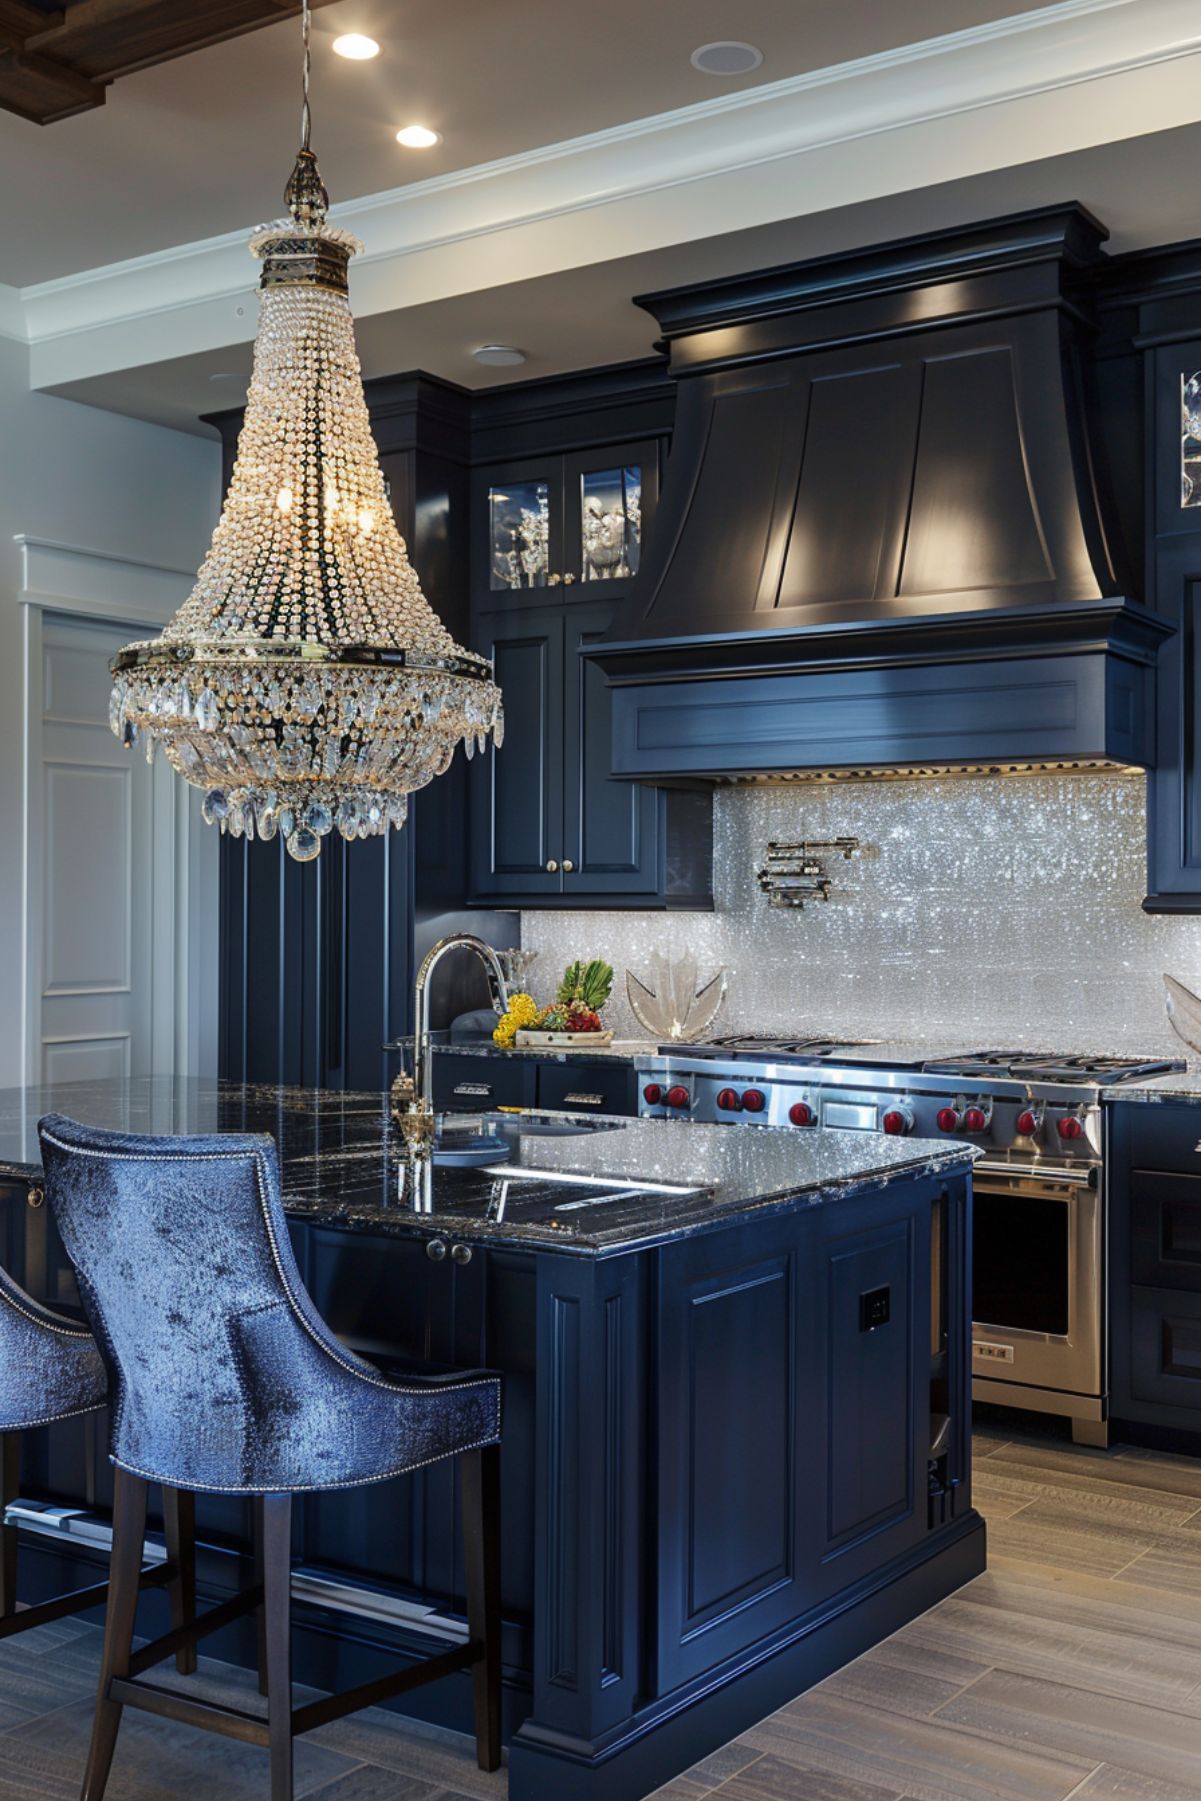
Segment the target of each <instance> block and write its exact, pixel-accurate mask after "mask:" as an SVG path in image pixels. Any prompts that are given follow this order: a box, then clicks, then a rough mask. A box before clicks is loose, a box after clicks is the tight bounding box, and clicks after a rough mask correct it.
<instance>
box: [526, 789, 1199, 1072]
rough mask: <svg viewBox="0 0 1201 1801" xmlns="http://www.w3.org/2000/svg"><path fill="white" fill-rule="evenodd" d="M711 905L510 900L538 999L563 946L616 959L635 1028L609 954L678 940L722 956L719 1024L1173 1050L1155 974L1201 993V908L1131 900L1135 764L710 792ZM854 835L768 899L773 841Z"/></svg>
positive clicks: (621, 1017) (1138, 849) (623, 1014)
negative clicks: (676, 907) (762, 872)
mask: <svg viewBox="0 0 1201 1801" xmlns="http://www.w3.org/2000/svg"><path fill="white" fill-rule="evenodd" d="M715 809H716V811H715V821H714V823H715V837H716V858H715V862H716V869H715V875H716V893H715V898H716V902H717V911H716V912H714V913H711V914H697V913H675V914H661V913H659V914H655V913H526V914H524V915H523V917H522V943H523V944H524V945H526V946H528V947H530V948H532V949H536V950H538V951H539V952H540V953H541V954H540V956H539V960H538V962H537V964H536V965H535V966H534V972H533V977H532V985H533V987H534V989H535V992H536V993H537V994H538V996H539V997H540V998H541V997H543V996H544V995H549V994H550V993H551V992H553V986H554V983H555V982H556V981H557V980H558V977H559V974H560V973H561V970H562V968H563V965H564V964H566V963H567V962H568V961H569V960H570V959H571V958H573V957H579V956H602V957H605V958H607V959H608V961H609V962H611V963H613V964H614V965H615V966H616V968H617V971H618V980H617V984H616V989H615V1001H614V1004H613V1006H612V1008H611V1012H612V1022H611V1023H612V1024H613V1025H614V1026H615V1027H616V1028H617V1029H618V1030H619V1031H621V1032H623V1033H626V1032H629V1031H634V1032H637V1031H638V1028H637V1026H636V1024H635V1022H634V1021H633V1018H632V1015H631V1014H630V1012H629V1009H628V1007H627V1006H626V1003H625V981H624V971H625V970H626V969H627V968H630V967H632V968H634V969H635V970H636V971H637V970H640V969H642V968H644V967H645V965H646V962H647V959H648V955H649V954H650V953H651V952H653V951H655V950H663V951H665V952H666V953H667V954H669V955H671V956H679V955H680V954H681V952H682V951H684V950H685V949H688V950H691V951H693V952H694V953H695V954H696V955H697V957H698V958H699V961H700V973H701V977H702V979H705V978H707V976H708V975H710V974H712V972H713V971H714V970H715V969H716V968H717V966H718V965H719V964H723V963H724V964H725V965H727V967H728V968H729V970H730V994H729V999H728V1001H727V1005H726V1010H725V1012H724V1014H723V1015H722V1018H721V1021H720V1023H719V1024H718V1025H717V1026H716V1027H715V1030H716V1031H727V1032H729V1031H770V1030H781V1031H793V1032H801V1031H806V1030H815V1031H834V1032H839V1033H846V1034H852V1035H857V1036H862V1037H885V1038H890V1037H904V1038H913V1037H918V1038H922V1039H927V1040H929V1039H933V1040H941V1039H952V1040H956V1041H958V1042H959V1043H960V1045H961V1047H962V1046H963V1045H965V1044H966V1041H967V1040H969V1039H971V1040H978V1044H977V1045H976V1048H977V1049H979V1048H984V1047H986V1046H995V1047H998V1048H1001V1047H1003V1046H1004V1045H1005V1044H1006V1043H1008V1044H1012V1045H1014V1046H1015V1047H1020V1046H1024V1045H1029V1046H1034V1047H1037V1048H1039V1049H1050V1050H1070V1049H1079V1050H1092V1051H1109V1050H1116V1051H1130V1050H1134V1051H1156V1052H1171V1053H1173V1054H1175V1055H1181V1054H1183V1052H1182V1047H1181V1045H1180V1043H1179V1041H1178V1040H1177V1039H1176V1038H1175V1036H1174V1035H1173V1033H1172V1031H1171V1028H1170V1026H1169V1025H1168V1021H1167V1018H1166V1015H1165V1012H1164V1005H1163V983H1162V975H1163V972H1164V971H1167V972H1168V973H1169V974H1171V975H1174V976H1176V977H1177V979H1178V980H1180V981H1182V982H1184V983H1186V984H1187V986H1188V987H1190V988H1192V989H1194V990H1195V991H1197V992H1201V918H1182V917H1177V916H1172V915H1165V914H1160V915H1150V914H1147V913H1144V912H1143V911H1142V907H1141V902H1142V898H1143V895H1144V893H1145V892H1146V889H1145V880H1146V863H1145V848H1144V847H1145V832H1146V783H1145V779H1144V778H1143V777H1142V776H1141V775H1122V776H1118V775H1085V776H1071V775H1059V776H1050V775H1047V776H1018V777H981V778H969V777H960V778H958V779H945V780H944V779H930V780H922V781H891V782H855V783H846V784H841V783H839V784H828V785H799V786H793V787H778V786H777V787H764V788H738V789H724V790H719V791H718V793H717V795H716V797H715ZM842 836H852V837H858V838H859V839H860V840H861V841H862V843H863V845H864V848H865V851H866V855H865V857H864V858H863V859H859V858H856V859H855V860H854V861H852V862H850V863H839V864H838V865H837V866H836V869H835V882H836V884H837V889H838V890H839V892H838V893H837V895H836V896H835V897H834V898H832V899H831V900H830V901H829V902H828V903H826V904H825V905H824V906H823V905H814V906H808V907H806V908H805V910H804V911H803V912H792V911H780V910H775V909H772V908H770V907H769V906H768V904H767V899H766V897H765V896H764V895H763V894H762V893H761V892H760V891H759V887H758V884H757V882H756V879H755V872H756V870H757V869H758V868H759V867H760V865H761V864H762V862H763V859H764V853H765V851H766V849H767V844H768V840H769V839H773V838H776V839H795V838H806V837H807V838H836V837H842Z"/></svg>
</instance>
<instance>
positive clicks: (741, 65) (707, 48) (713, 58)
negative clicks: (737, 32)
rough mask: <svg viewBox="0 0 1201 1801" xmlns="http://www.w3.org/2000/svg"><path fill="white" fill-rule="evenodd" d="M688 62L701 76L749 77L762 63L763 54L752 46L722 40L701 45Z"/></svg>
mask: <svg viewBox="0 0 1201 1801" xmlns="http://www.w3.org/2000/svg"><path fill="white" fill-rule="evenodd" d="M689 60H690V61H691V63H692V66H693V68H694V69H699V70H700V72H701V74H702V75H749V74H750V72H751V70H752V69H757V68H758V67H759V64H760V63H761V62H762V61H763V52H762V50H757V49H756V48H755V46H754V44H739V43H736V42H735V41H734V40H733V39H726V38H723V39H722V40H721V41H720V42H719V43H716V44H702V45H701V46H700V48H699V50H694V51H693V52H692V56H691V58H690V59H689Z"/></svg>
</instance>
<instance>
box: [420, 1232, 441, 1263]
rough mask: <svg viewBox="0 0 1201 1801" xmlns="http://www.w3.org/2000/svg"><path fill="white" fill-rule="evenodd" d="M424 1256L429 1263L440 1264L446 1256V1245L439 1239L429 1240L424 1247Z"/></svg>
mask: <svg viewBox="0 0 1201 1801" xmlns="http://www.w3.org/2000/svg"><path fill="white" fill-rule="evenodd" d="M425 1254H426V1256H427V1257H428V1258H429V1260H430V1262H431V1263H441V1262H442V1260H443V1258H444V1257H445V1256H446V1245H445V1242H444V1241H443V1240H442V1239H441V1238H431V1239H430V1241H429V1243H428V1244H427V1245H426V1247H425Z"/></svg>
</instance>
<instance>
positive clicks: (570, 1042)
mask: <svg viewBox="0 0 1201 1801" xmlns="http://www.w3.org/2000/svg"><path fill="white" fill-rule="evenodd" d="M612 1042H613V1034H612V1032H518V1034H517V1044H518V1046H519V1048H520V1049H521V1050H523V1051H533V1050H546V1051H589V1050H592V1051H594V1050H595V1049H596V1047H597V1045H598V1044H612Z"/></svg>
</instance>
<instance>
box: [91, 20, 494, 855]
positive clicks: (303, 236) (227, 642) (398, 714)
mask: <svg viewBox="0 0 1201 1801" xmlns="http://www.w3.org/2000/svg"><path fill="white" fill-rule="evenodd" d="M303 33H304V105H303V110H302V129H301V148H300V154H299V155H298V157H297V159H296V167H295V168H294V169H293V171H292V176H291V179H290V181H289V182H288V186H287V189H286V191H285V196H284V198H285V201H286V204H287V207H288V212H289V214H290V215H291V216H290V217H289V218H287V219H283V220H280V221H278V222H277V223H275V224H273V225H268V226H264V227H262V228H261V229H260V230H259V231H257V232H256V233H255V235H254V236H253V237H252V238H251V240H250V249H251V252H252V254H253V255H255V256H256V257H258V258H259V259H260V261H261V262H262V265H263V270H262V276H261V279H260V287H261V290H262V301H261V311H260V317H259V328H258V336H257V339H256V341H255V348H254V374H253V376H252V378H251V383H250V391H249V394H248V397H247V406H246V415H245V420H244V423H243V426H242V432H241V436H240V437H239V439H238V455H237V461H236V462H235V464H234V470H233V476H232V478H231V481H230V485H229V491H228V493H227V495H226V498H225V506H224V509H223V511H222V514H221V519H220V521H219V523H218V525H217V528H216V531H215V532H214V534H213V541H212V544H211V546H210V548H209V552H208V555H207V557H206V558H205V560H204V563H203V565H202V566H201V569H200V573H199V576H198V577H197V581H196V586H195V588H194V589H193V590H192V593H191V595H190V596H189V598H188V599H187V600H186V601H185V602H184V604H183V606H182V607H181V608H180V609H179V611H178V613H176V615H175V617H174V618H173V619H172V620H171V623H170V624H169V625H168V626H167V627H166V628H165V630H164V631H163V633H162V636H161V637H159V638H155V639H152V640H150V641H147V642H143V643H138V644H130V645H127V646H126V647H125V649H124V650H122V651H120V652H119V653H118V655H117V656H116V657H114V659H113V662H112V672H113V678H114V686H113V691H112V699H111V702H110V708H109V715H110V721H111V724H112V728H113V730H114V732H115V733H116V734H117V735H118V737H120V738H121V739H123V741H124V742H125V743H126V744H130V745H133V744H136V743H137V742H138V741H139V739H141V740H142V741H144V743H145V747H146V756H147V760H148V761H149V760H151V759H152V758H153V755H154V750H155V745H156V744H159V745H161V746H162V749H163V754H164V755H165V756H166V758H167V761H168V762H169V763H170V765H171V767H172V768H173V769H174V770H175V771H176V773H177V774H179V775H181V776H183V778H184V780H185V781H187V782H191V783H192V784H193V785H194V786H195V787H198V788H203V789H204V790H205V796H204V800H203V803H202V806H201V811H202V814H203V816H204V818H205V820H206V821H207V822H208V823H209V824H210V825H214V824H217V825H220V828H221V830H222V831H223V832H229V833H231V834H232V835H233V836H234V837H240V836H242V835H245V836H246V837H247V838H253V837H255V836H256V835H257V836H258V837H259V838H265V839H271V838H275V837H276V836H277V835H278V836H280V837H282V838H283V839H284V841H285V843H286V845H287V848H288V850H289V852H290V853H291V855H292V856H293V857H295V858H296V859H297V860H298V861H299V862H302V863H305V862H308V861H310V860H311V859H312V858H313V857H316V856H317V855H318V853H319V852H320V849H321V840H322V838H323V837H324V836H325V835H326V834H327V833H329V832H330V831H333V830H336V831H338V832H340V833H341V834H342V836H343V837H344V838H347V839H353V838H366V837H368V836H370V835H372V834H374V833H378V832H384V831H386V830H387V829H388V827H389V826H395V827H397V828H399V827H401V826H402V825H403V824H404V822H405V817H406V813H407V810H408V796H409V794H411V793H412V792H413V791H414V790H415V789H417V788H422V787H424V786H425V784H426V783H427V782H429V781H432V780H433V778H434V777H435V776H437V775H441V774H442V773H443V772H444V771H445V770H446V769H447V768H448V767H449V765H450V762H451V759H452V757H453V756H454V751H455V746H456V744H458V743H459V742H460V741H461V742H462V744H463V746H464V749H465V751H466V754H467V755H468V757H470V756H471V754H472V752H473V750H474V749H475V747H476V746H477V745H478V746H479V748H480V749H481V750H482V749H483V747H484V744H485V742H486V739H487V736H488V734H489V732H491V733H493V734H494V736H495V742H496V743H497V744H498V745H499V744H500V743H501V741H502V736H503V717H502V713H501V700H500V691H499V689H498V688H497V687H496V686H495V685H494V683H493V681H492V665H491V663H490V662H489V661H488V660H487V658H485V657H478V656H475V655H474V654H473V653H472V652H470V651H466V650H463V649H461V648H460V646H459V645H457V644H456V643H455V641H454V639H453V638H452V637H451V636H450V633H449V632H448V631H447V630H446V628H445V627H444V626H443V624H442V622H441V620H440V619H439V618H438V617H437V615H436V614H435V613H434V611H433V609H432V608H431V607H430V605H429V603H428V602H427V601H426V599H425V596H424V595H423V594H422V592H421V585H420V583H419V582H418V580H417V576H416V574H415V573H414V570H413V567H412V564H411V563H410V562H409V559H408V554H407V552H406V549H405V544H404V540H403V539H402V538H401V536H400V533H399V532H398V531H397V529H396V525H395V522H394V520H393V518H392V512H391V508H390V507H389V504H388V497H387V492H386V489H385V487H384V480H383V474H382V472H381V470H380V466H379V459H378V456H377V453H376V448H375V443H374V440H373V439H372V436H371V425H370V421H369V418H368V414H367V404H366V401H365V399H364V396H363V384H362V377H361V373H360V369H359V361H358V357H357V356H356V354H355V346H354V324H353V320H352V318H351V313H350V305H349V301H348V299H347V289H348V282H347V266H348V264H349V261H350V258H351V257H352V256H353V255H354V254H355V253H356V252H357V251H359V250H360V249H361V248H362V246H361V245H360V244H359V242H358V240H357V239H355V238H353V237H352V236H351V235H350V234H349V233H348V232H344V231H340V230H338V229H337V228H336V227H334V226H331V225H329V224H327V223H326V212H327V210H328V206H329V196H328V195H327V193H326V191H325V188H324V185H323V184H322V181H321V176H320V173H319V171H318V168H317V159H316V157H315V156H314V155H313V152H312V150H311V149H310V148H309V7H308V0H305V4H304V7H303Z"/></svg>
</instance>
